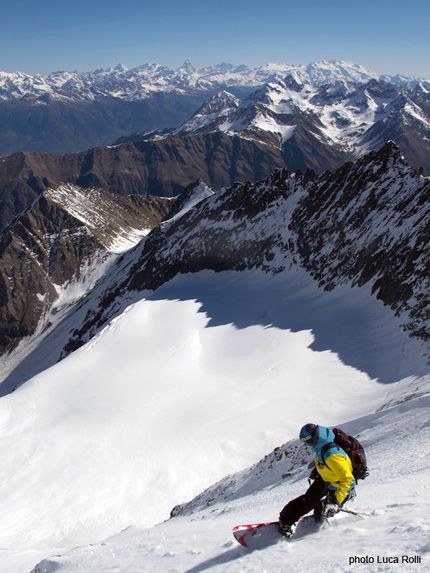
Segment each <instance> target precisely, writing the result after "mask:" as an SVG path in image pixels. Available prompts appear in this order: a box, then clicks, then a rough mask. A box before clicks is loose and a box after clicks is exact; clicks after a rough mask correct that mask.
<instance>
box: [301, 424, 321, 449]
mask: <svg viewBox="0 0 430 573" xmlns="http://www.w3.org/2000/svg"><path fill="white" fill-rule="evenodd" d="M299 437H300V440H301V441H302V442H303V443H305V444H308V445H309V446H315V444H316V443H317V442H318V439H319V426H316V425H315V424H306V425H305V426H303V428H302V429H301V430H300V434H299Z"/></svg>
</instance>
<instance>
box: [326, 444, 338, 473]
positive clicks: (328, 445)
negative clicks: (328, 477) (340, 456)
mask: <svg viewBox="0 0 430 573" xmlns="http://www.w3.org/2000/svg"><path fill="white" fill-rule="evenodd" d="M331 448H336V449H337V450H340V449H341V448H340V447H339V446H338V445H337V444H335V443H334V442H331V444H325V445H324V446H323V447H322V448H321V459H322V462H323V464H324V465H325V466H327V467H328V469H330V466H329V465H328V463H327V462H326V461H325V455H326V453H327V452H328V451H329V450H330V449H331Z"/></svg>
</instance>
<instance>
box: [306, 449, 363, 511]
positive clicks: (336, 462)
mask: <svg viewBox="0 0 430 573" xmlns="http://www.w3.org/2000/svg"><path fill="white" fill-rule="evenodd" d="M339 450H340V451H336V450H334V449H333V448H330V450H328V452H327V454H326V455H325V456H324V459H325V462H322V461H320V460H319V458H318V456H317V457H316V458H315V467H316V468H317V472H318V473H319V475H320V476H321V477H322V479H323V480H324V481H325V482H326V483H328V484H329V489H331V490H334V492H333V494H334V496H335V498H336V501H337V502H338V503H339V504H342V503H343V502H344V501H345V498H346V496H347V495H348V494H349V492H350V491H351V487H353V486H354V485H355V480H354V476H353V475H352V463H351V460H350V459H349V457H348V456H347V454H345V452H344V451H343V450H342V449H340V448H339ZM331 452H333V453H331Z"/></svg>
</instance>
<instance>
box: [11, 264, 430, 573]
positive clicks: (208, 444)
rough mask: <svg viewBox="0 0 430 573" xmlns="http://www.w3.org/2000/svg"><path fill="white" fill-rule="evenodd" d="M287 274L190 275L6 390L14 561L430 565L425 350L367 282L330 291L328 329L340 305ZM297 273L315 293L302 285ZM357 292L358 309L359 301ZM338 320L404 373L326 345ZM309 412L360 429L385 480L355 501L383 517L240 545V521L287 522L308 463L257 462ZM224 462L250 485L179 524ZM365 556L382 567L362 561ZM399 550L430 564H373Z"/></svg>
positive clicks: (41, 569) (374, 470) (214, 566)
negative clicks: (366, 293) (295, 323)
mask: <svg viewBox="0 0 430 573" xmlns="http://www.w3.org/2000/svg"><path fill="white" fill-rule="evenodd" d="M286 276H287V274H285V275H284V280H285V277H286ZM288 276H289V278H290V281H291V285H293V287H294V288H292V289H291V292H290V291H288V289H287V288H285V289H284V290H282V288H280V287H281V286H282V281H281V278H279V277H278V278H276V277H275V278H268V277H267V276H266V275H263V274H260V273H257V272H255V273H240V274H239V273H222V274H220V275H216V274H215V273H210V272H205V273H200V274H199V275H197V276H191V277H178V278H177V279H175V280H174V281H172V282H171V283H169V284H168V285H165V287H162V288H160V289H158V291H156V293H153V295H151V296H148V298H146V299H142V300H140V301H136V302H134V304H132V305H130V306H129V307H127V309H126V311H125V312H123V313H122V314H121V315H120V316H118V317H117V318H116V319H115V320H113V321H112V322H111V323H110V324H109V325H108V326H107V327H106V328H105V329H104V330H103V331H102V332H101V333H99V334H98V335H97V336H96V337H94V338H93V339H92V340H91V341H90V342H89V343H88V344H87V345H85V346H84V347H82V348H81V349H79V350H78V351H76V352H75V353H73V354H72V355H70V356H69V357H68V358H67V359H65V360H63V361H62V362H60V363H58V364H56V365H55V366H53V367H51V368H49V369H48V370H46V371H44V372H42V373H40V374H39V375H37V376H35V377H34V378H33V379H31V380H30V381H28V382H26V383H25V384H23V385H22V386H21V387H20V388H18V389H17V390H16V391H15V392H13V393H12V394H10V395H7V396H4V397H3V398H1V399H0V432H1V433H0V435H1V440H0V454H1V458H2V464H1V467H0V488H1V495H0V523H1V528H0V565H1V569H2V570H4V571H11V572H12V573H29V572H30V571H31V570H32V569H33V571H34V573H46V572H49V573H50V572H53V571H60V572H61V573H69V572H72V571H82V572H84V573H85V572H86V573H93V572H94V571H97V572H98V573H103V572H105V571H106V572H107V571H120V572H121V573H138V572H140V571H142V572H145V573H146V572H151V571H159V572H166V573H167V572H169V573H172V572H178V573H179V572H180V573H185V572H187V573H198V572H201V571H214V572H216V571H220V572H221V571H223V572H232V573H236V572H239V571H240V572H243V571H250V572H253V571H255V572H257V571H258V572H262V571H285V572H287V571H288V572H292V573H296V572H301V571H309V570H310V569H313V570H315V567H316V568H317V570H318V571H319V572H322V573H325V572H326V571H327V572H328V571H339V572H344V571H353V570H359V571H366V572H368V571H370V572H373V571H375V572H377V571H378V572H380V571H381V572H382V571H399V570H400V569H399V568H400V567H401V568H402V569H401V570H402V571H426V570H430V569H429V563H430V560H429V552H430V535H429V533H430V525H428V515H429V510H430V492H429V488H430V486H429V485H428V484H429V479H428V478H429V474H430V463H429V462H428V443H429V438H430V436H429V433H430V414H429V405H430V395H429V388H430V378H429V377H428V376H427V377H424V378H423V377H421V378H418V377H417V376H413V375H412V374H411V371H410V369H411V368H412V366H411V364H413V357H414V352H415V351H416V349H414V347H413V346H411V347H406V345H405V340H406V338H405V337H402V335H395V336H393V330H395V329H396V328H397V322H396V320H395V319H390V318H389V317H390V312H389V310H388V309H386V308H385V307H383V306H382V305H380V303H378V302H377V301H374V300H373V301H371V302H369V300H368V299H364V298H362V294H361V292H360V293H358V291H354V290H353V289H348V290H346V289H340V291H336V292H334V293H333V295H330V296H331V298H330V296H329V298H327V299H324V300H325V301H326V304H327V302H328V303H330V301H331V303H332V304H335V303H336V305H337V316H338V323H335V324H333V323H331V327H330V328H328V329H327V328H326V329H325V330H324V329H323V328H321V326H322V323H323V322H324V319H326V318H327V317H328V316H333V315H331V314H330V313H327V312H326V310H325V309H324V304H323V299H321V304H317V302H316V298H315V297H316V292H314V291H313V290H312V288H311V285H310V283H309V282H306V280H307V279H306V280H305V277H304V276H302V275H301V276H298V275H297V273H292V274H291V275H288ZM259 281H261V285H260V286H261V287H264V288H262V290H261V291H260V290H259V289H258V288H257V287H258V282H259ZM251 285H254V289H255V290H253V289H252V287H251ZM298 285H301V289H302V291H301V292H302V298H300V297H298V298H294V296H293V293H294V292H295V289H296V288H298ZM248 288H250V292H249V291H248V290H247V289H248ZM270 289H272V290H270ZM246 292H248V295H247V296H246V295H245V294H244V293H246ZM261 292H267V293H270V294H271V295H272V296H269V297H268V298H265V299H262V298H259V297H258V296H255V295H256V294H261ZM297 292H298V291H297ZM193 293H194V296H193ZM196 293H200V296H196ZM203 294H204V295H205V296H203ZM275 294H276V296H275ZM306 301H307V302H306ZM353 301H355V303H356V304H357V305H358V309H361V311H362V316H361V318H362V320H361V321H359V320H358V319H357V316H356V315H353V317H352V319H351V315H349V314H348V313H347V311H348V309H350V308H351V305H352V303H353ZM294 304H295V305H299V304H301V305H305V306H304V307H303V309H306V308H308V310H310V311H311V314H310V315H309V316H308V318H307V320H308V323H309V328H294V329H293V330H289V329H288V328H287V326H286V323H288V316H287V317H283V318H282V320H280V318H279V315H280V314H282V312H283V311H284V312H286V310H287V309H290V311H291V309H292V308H293V307H294ZM306 304H308V305H309V306H306ZM367 305H370V307H367ZM342 308H343V310H344V314H345V313H346V318H345V316H344V318H343V319H342ZM378 309H379V310H378ZM372 310H373V312H372ZM370 317H371V319H370ZM291 319H292V320H293V319H294V320H297V315H295V314H294V313H293V314H291ZM313 319H315V322H316V324H318V322H319V323H320V326H319V328H317V329H316V331H315V332H313V333H312V332H311V325H312V322H313ZM342 320H344V324H342ZM351 320H353V325H354V324H355V325H356V327H357V331H356V332H354V328H351V324H350V322H351ZM276 324H278V326H276ZM348 324H349V326H350V328H349V329H346V330H344V329H343V328H344V327H345V326H347V325H348ZM337 328H339V329H340V337H343V338H344V339H345V340H344V346H349V347H350V349H351V351H352V350H353V349H354V348H355V349H356V351H357V353H358V354H360V353H362V357H361V358H362V360H363V364H364V363H365V357H366V355H367V354H368V353H369V349H370V347H372V346H373V348H374V350H375V349H376V351H377V352H379V353H380V356H379V365H378V368H379V369H380V371H382V370H383V368H384V365H385V367H386V369H387V370H390V369H391V362H392V361H393V360H394V359H395V358H396V356H397V355H398V354H399V352H400V353H401V356H402V358H401V364H397V366H396V369H397V372H398V373H399V377H398V378H397V380H399V381H398V382H397V383H392V384H381V383H380V382H378V381H377V380H375V379H372V378H371V377H369V375H368V374H367V373H366V372H364V371H361V370H359V369H357V368H354V367H352V366H351V365H347V364H345V363H344V362H342V360H341V359H340V357H339V355H337V354H336V353H334V352H333V351H331V350H329V348H324V344H323V342H324V340H323V339H324V338H326V340H325V342H326V343H327V341H328V340H329V338H327V332H328V330H330V329H331V330H336V329H337ZM319 333H321V335H320V334H319ZM366 334H367V336H368V340H363V336H364V338H366V336H365V335H366ZM320 338H321V339H322V340H320ZM335 338H336V337H335ZM387 341H388V343H387ZM318 344H322V347H323V348H319V349H315V346H316V347H317V348H318ZM345 351H346V349H345V348H343V351H342V352H343V353H344V354H345ZM345 355H348V353H347V352H346V354H345ZM373 360H374V358H372V360H371V361H370V362H371V363H372V362H373ZM408 369H409V370H408ZM402 373H403V375H402ZM401 378H403V380H401V381H400V379H401ZM378 410H380V411H378ZM309 421H313V422H315V423H321V424H324V425H334V424H340V425H342V427H345V428H346V429H348V430H349V431H350V432H351V433H355V434H357V433H358V434H359V435H360V439H361V440H362V441H363V443H364V445H365V446H366V449H367V451H368V455H369V464H370V469H371V475H370V477H369V478H368V479H367V480H366V481H365V482H361V483H360V485H359V497H358V499H357V501H356V502H355V504H354V506H353V508H354V509H356V510H357V511H359V512H364V513H366V514H370V515H368V516H365V517H364V516H358V517H356V516H351V515H343V514H342V515H339V516H337V517H336V518H335V519H333V522H332V526H331V527H330V528H327V529H325V530H324V531H321V532H320V533H319V534H318V535H315V536H313V537H312V539H311V541H310V542H307V541H306V542H304V541H301V542H295V543H288V542H284V541H281V542H280V543H278V544H277V545H275V546H272V547H269V548H266V549H264V550H261V551H253V552H250V551H248V550H246V549H244V548H242V547H240V546H238V545H237V543H236V542H235V541H234V539H233V537H232V534H231V530H232V528H233V526H234V525H237V524H239V523H248V522H250V521H253V522H256V521H267V520H273V519H276V518H277V516H278V513H279V511H280V509H282V507H283V505H284V504H285V503H286V502H287V501H288V500H289V499H291V498H292V497H295V496H296V495H298V494H300V493H301V492H303V490H304V489H305V488H306V486H307V481H306V478H307V474H308V470H307V469H306V467H300V466H299V467H297V468H296V470H295V471H294V472H293V475H292V476H291V477H290V478H286V479H282V475H283V473H284V468H283V463H284V465H285V461H284V462H283V461H282V460H281V461H279V464H278V465H275V466H274V467H271V468H269V467H267V468H265V469H264V472H265V473H264V475H265V485H264V487H263V488H261V485H260V484H261V475H259V476H257V474H255V476H253V474H252V471H251V472H246V471H245V472H244V470H246V468H248V467H250V466H252V464H255V463H256V462H258V461H259V460H260V459H261V458H263V457H264V456H265V455H266V454H268V453H269V452H271V451H272V450H273V449H274V448H276V447H278V446H281V445H282V444H284V443H285V442H287V441H288V440H289V439H290V440H291V439H295V437H296V436H297V433H298V430H299V428H300V427H301V426H302V425H303V424H304V423H306V422H309ZM263 468H264V463H263ZM260 470H261V468H260ZM236 472H239V473H236ZM228 474H230V475H232V476H233V477H232V479H235V480H236V482H237V483H236V484H235V485H234V488H236V491H239V490H240V491H242V492H243V495H242V494H240V496H239V497H236V498H235V497H234V495H233V496H231V497H230V498H226V499H224V498H223V493H222V487H219V488H217V487H214V489H213V497H214V499H213V502H212V504H211V505H210V506H206V503H207V501H204V502H202V504H201V505H200V506H199V505H198V504H196V505H195V507H194V508H193V513H191V514H190V515H187V516H178V517H175V518H173V519H170V520H169V519H168V517H169V513H170V510H171V509H172V508H173V506H175V505H176V504H178V503H184V502H187V501H189V500H191V499H192V498H193V497H194V496H196V495H198V494H199V493H200V492H202V491H203V490H204V489H205V488H208V487H210V486H212V485H213V484H215V483H216V482H217V481H219V480H221V479H222V478H224V477H225V476H226V475H228ZM235 474H236V477H235ZM245 481H246V483H245ZM245 486H246V487H245ZM240 488H242V489H240ZM233 493H234V492H233ZM245 494H247V495H245ZM366 555H367V556H369V557H370V558H373V559H374V561H375V563H367V564H358V563H357V564H352V565H350V564H349V559H350V558H351V557H354V556H358V557H363V556H364V557H365V556H366ZM402 555H411V556H414V557H420V558H421V563H419V564H418V563H417V564H403V565H401V564H400V565H399V564H389V563H384V562H383V563H377V559H378V557H379V558H380V559H383V558H384V557H385V558H388V557H394V556H400V557H401V556H402ZM36 563H39V565H38V566H37V567H36V568H35V565H36Z"/></svg>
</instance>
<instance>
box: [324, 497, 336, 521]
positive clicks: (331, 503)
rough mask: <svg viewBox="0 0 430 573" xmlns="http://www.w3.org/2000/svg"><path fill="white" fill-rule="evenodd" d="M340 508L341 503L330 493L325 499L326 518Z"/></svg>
mask: <svg viewBox="0 0 430 573" xmlns="http://www.w3.org/2000/svg"><path fill="white" fill-rule="evenodd" d="M339 510H340V507H339V504H338V502H337V500H336V498H335V497H334V495H332V494H328V495H327V496H326V498H325V500H324V501H323V508H322V516H323V517H324V518H326V519H327V518H328V517H333V515H336V513H337V512H338V511H339Z"/></svg>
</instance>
